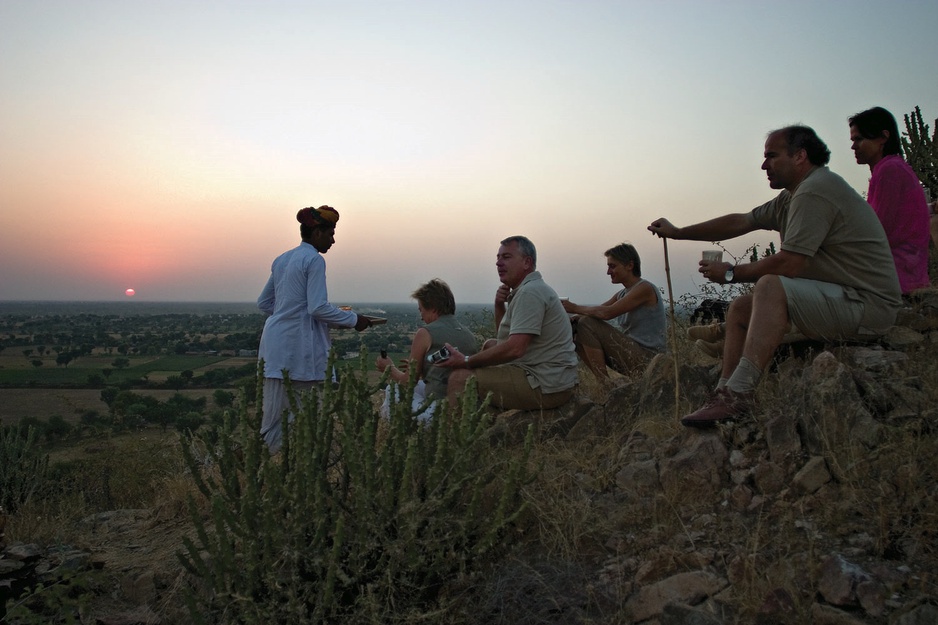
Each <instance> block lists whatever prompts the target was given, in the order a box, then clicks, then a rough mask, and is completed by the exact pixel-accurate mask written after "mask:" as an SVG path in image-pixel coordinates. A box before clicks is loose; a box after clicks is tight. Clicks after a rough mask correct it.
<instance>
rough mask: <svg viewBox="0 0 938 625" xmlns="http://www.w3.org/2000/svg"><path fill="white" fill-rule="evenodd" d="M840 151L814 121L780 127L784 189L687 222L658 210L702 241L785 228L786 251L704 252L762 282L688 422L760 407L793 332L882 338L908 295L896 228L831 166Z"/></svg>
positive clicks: (661, 232)
mask: <svg viewBox="0 0 938 625" xmlns="http://www.w3.org/2000/svg"><path fill="white" fill-rule="evenodd" d="M829 160H830V150H828V149H827V146H826V145H825V144H824V142H823V141H821V139H820V138H819V137H818V136H817V134H816V133H815V132H814V130H812V129H811V128H808V127H806V126H789V127H786V128H782V129H780V130H776V131H774V132H771V133H770V134H769V135H768V138H767V139H766V142H765V160H764V161H763V163H762V169H763V170H765V172H766V175H767V176H768V179H769V186H770V187H771V188H773V189H781V190H782V191H781V193H779V195H778V196H777V197H776V198H775V199H773V200H771V201H769V202H767V203H766V204H763V205H762V206H759V207H757V208H755V209H753V210H752V211H751V212H749V213H736V214H730V215H724V216H722V217H717V218H715V219H711V220H709V221H705V222H702V223H699V224H695V225H692V226H685V227H683V228H677V227H675V226H674V225H672V224H671V223H670V222H669V221H668V220H667V219H658V220H656V221H654V222H652V224H651V225H650V226H649V227H648V229H649V230H650V231H651V232H652V233H654V234H657V235H658V236H661V237H668V238H673V239H691V240H695V241H719V240H724V239H731V238H734V237H738V236H740V235H743V234H746V233H749V232H752V231H754V230H759V229H763V230H777V231H778V232H779V234H780V236H781V250H780V251H779V253H777V254H774V255H772V256H767V257H765V258H763V259H761V260H759V261H757V262H754V263H749V264H742V265H736V266H733V265H731V264H730V263H724V262H715V261H700V268H699V271H700V273H702V274H703V275H704V277H706V278H708V279H710V280H711V281H713V282H716V283H719V284H725V283H729V282H755V287H754V288H753V290H752V293H751V294H748V295H743V296H741V297H738V298H736V299H735V300H734V301H733V303H732V304H731V305H730V308H729V310H728V311H727V317H726V343H725V346H724V352H723V371H722V374H721V377H720V381H719V383H718V384H717V389H716V392H715V393H714V395H713V396H712V397H711V398H710V400H709V401H707V403H706V404H704V406H703V407H701V408H700V409H699V410H697V411H695V412H693V413H691V414H689V415H687V416H685V417H684V418H683V419H681V423H683V424H684V425H688V426H693V427H708V426H711V425H713V424H715V423H718V422H720V421H724V420H728V419H733V418H736V417H738V416H741V415H742V414H744V413H746V412H748V411H750V410H751V409H752V407H753V405H754V402H753V395H754V391H755V387H756V384H757V383H758V381H759V377H760V376H761V375H762V371H763V369H764V368H765V367H766V365H768V363H769V360H770V359H771V358H772V355H773V354H774V352H775V349H776V348H777V347H778V346H779V345H780V344H781V342H782V339H783V337H784V336H785V334H786V333H787V332H789V331H792V330H794V331H797V332H801V333H802V334H804V335H805V336H808V337H810V338H816V339H826V340H836V339H854V340H864V339H872V338H875V337H877V336H879V335H881V334H883V333H884V332H885V331H886V330H887V329H888V328H889V327H890V326H891V325H892V324H893V323H894V322H895V318H896V313H897V312H898V310H899V307H900V306H901V304H902V299H901V295H900V291H899V280H898V278H897V276H896V268H895V264H894V263H893V261H892V253H891V252H890V249H889V242H888V241H887V239H886V233H885V232H884V231H883V227H882V225H881V224H880V222H879V219H877V217H876V214H875V213H874V212H873V209H872V208H871V207H870V205H869V204H867V203H866V201H865V200H864V199H863V198H862V197H860V195H859V194H858V193H857V192H856V191H855V190H853V189H852V188H851V187H850V186H849V185H848V184H847V183H846V182H845V181H844V180H843V179H842V178H841V177H840V176H838V175H837V174H835V173H833V172H831V171H830V170H829V169H828V168H827V167H826V165H827V163H828V161H829Z"/></svg>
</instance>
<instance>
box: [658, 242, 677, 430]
mask: <svg viewBox="0 0 938 625" xmlns="http://www.w3.org/2000/svg"><path fill="white" fill-rule="evenodd" d="M661 241H662V242H663V243H664V275H665V277H666V278H667V280H668V302H670V304H671V322H670V323H669V324H668V325H669V326H670V330H671V361H672V362H674V416H675V418H677V417H678V416H680V406H679V405H678V400H679V399H680V396H681V391H680V388H681V385H680V380H679V378H678V366H677V328H676V324H675V322H674V291H672V290H671V262H670V261H669V260H668V239H667V237H661Z"/></svg>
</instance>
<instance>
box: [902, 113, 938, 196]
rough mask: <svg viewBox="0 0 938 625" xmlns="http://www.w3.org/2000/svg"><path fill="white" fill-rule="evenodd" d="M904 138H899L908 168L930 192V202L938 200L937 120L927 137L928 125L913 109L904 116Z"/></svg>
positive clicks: (920, 114)
mask: <svg viewBox="0 0 938 625" xmlns="http://www.w3.org/2000/svg"><path fill="white" fill-rule="evenodd" d="M903 119H904V120H905V129H906V132H905V133H903V135H904V136H902V137H900V140H901V142H902V150H903V151H904V152H905V159H906V160H907V161H908V163H909V166H910V167H911V168H912V169H913V170H914V171H915V173H916V174H917V175H918V179H919V180H921V181H922V184H923V185H924V186H925V188H926V189H928V190H929V191H931V195H932V200H936V199H938V119H936V120H935V129H934V131H933V132H932V134H931V135H930V136H929V129H928V124H926V123H925V122H924V120H923V119H922V111H921V109H920V108H919V107H917V106H916V107H915V110H913V111H912V113H911V114H910V115H904V116H903Z"/></svg>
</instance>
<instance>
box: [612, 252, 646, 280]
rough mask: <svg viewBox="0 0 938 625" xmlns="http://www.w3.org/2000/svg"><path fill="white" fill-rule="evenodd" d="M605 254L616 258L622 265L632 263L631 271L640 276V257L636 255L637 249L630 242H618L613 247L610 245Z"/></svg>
mask: <svg viewBox="0 0 938 625" xmlns="http://www.w3.org/2000/svg"><path fill="white" fill-rule="evenodd" d="M605 255H606V256H609V257H611V258H614V259H616V260H617V261H619V262H620V263H622V264H623V265H628V264H629V263H632V273H634V274H635V276H636V277H638V278H641V277H642V259H640V258H639V257H638V251H637V250H636V249H635V246H634V245H632V244H631V243H620V244H618V245H617V246H615V247H610V248H609V249H608V250H606V254H605Z"/></svg>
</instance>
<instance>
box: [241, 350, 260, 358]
mask: <svg viewBox="0 0 938 625" xmlns="http://www.w3.org/2000/svg"><path fill="white" fill-rule="evenodd" d="M238 356H240V357H242V358H249V357H251V356H257V350H256V349H239V350H238Z"/></svg>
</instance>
